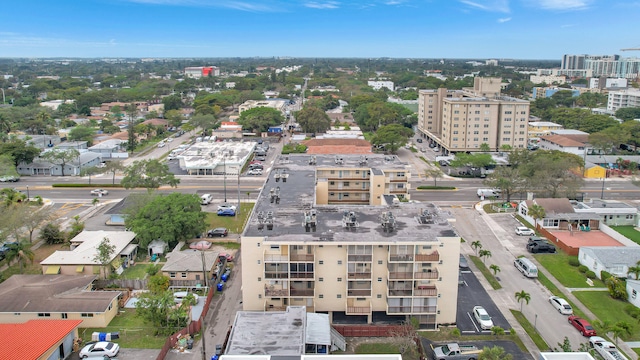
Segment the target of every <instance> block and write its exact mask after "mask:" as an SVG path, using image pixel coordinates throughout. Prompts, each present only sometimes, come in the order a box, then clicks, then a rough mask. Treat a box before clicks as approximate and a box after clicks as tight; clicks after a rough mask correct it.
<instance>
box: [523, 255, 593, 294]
mask: <svg viewBox="0 0 640 360" xmlns="http://www.w3.org/2000/svg"><path fill="white" fill-rule="evenodd" d="M533 257H534V258H535V259H536V260H538V262H539V263H540V264H542V266H544V267H545V269H547V270H548V271H549V272H550V273H551V275H553V277H555V278H556V279H558V281H560V283H561V284H562V285H564V286H566V287H568V288H589V287H591V286H589V284H587V277H586V276H585V275H584V274H583V273H581V272H580V271H578V268H577V267H574V266H571V265H569V258H570V257H571V256H569V255H567V254H565V253H564V252H562V251H561V250H559V251H558V252H557V253H555V254H536V255H533ZM593 286H594V287H605V285H604V283H603V282H602V281H600V280H599V279H593Z"/></svg>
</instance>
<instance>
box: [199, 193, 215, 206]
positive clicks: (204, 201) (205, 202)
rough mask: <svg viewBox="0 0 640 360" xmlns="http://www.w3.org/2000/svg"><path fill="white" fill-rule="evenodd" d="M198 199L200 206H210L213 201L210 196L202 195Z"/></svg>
mask: <svg viewBox="0 0 640 360" xmlns="http://www.w3.org/2000/svg"><path fill="white" fill-rule="evenodd" d="M200 199H201V201H200V204H201V205H209V204H211V201H213V197H212V196H211V194H202V196H200Z"/></svg>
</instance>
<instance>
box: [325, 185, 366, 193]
mask: <svg viewBox="0 0 640 360" xmlns="http://www.w3.org/2000/svg"><path fill="white" fill-rule="evenodd" d="M369 190H371V188H369V187H368V186H367V187H366V188H362V187H357V186H343V187H339V186H336V185H334V186H329V191H333V192H343V193H344V192H369Z"/></svg>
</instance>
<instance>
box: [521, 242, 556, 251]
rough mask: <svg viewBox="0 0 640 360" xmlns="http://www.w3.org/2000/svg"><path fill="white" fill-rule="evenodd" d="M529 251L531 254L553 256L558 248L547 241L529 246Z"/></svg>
mask: <svg viewBox="0 0 640 360" xmlns="http://www.w3.org/2000/svg"><path fill="white" fill-rule="evenodd" d="M527 250H528V251H529V252H530V253H533V254H537V253H550V254H553V253H555V252H556V247H555V246H553V245H552V244H550V243H548V242H546V241H534V242H532V243H529V244H527Z"/></svg>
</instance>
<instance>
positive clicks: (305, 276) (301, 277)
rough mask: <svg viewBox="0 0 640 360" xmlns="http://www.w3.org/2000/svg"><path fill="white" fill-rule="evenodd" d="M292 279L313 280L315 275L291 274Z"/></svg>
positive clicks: (304, 273)
mask: <svg viewBox="0 0 640 360" xmlns="http://www.w3.org/2000/svg"><path fill="white" fill-rule="evenodd" d="M290 278H291V279H313V278H314V273H312V272H292V273H291V274H290Z"/></svg>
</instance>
